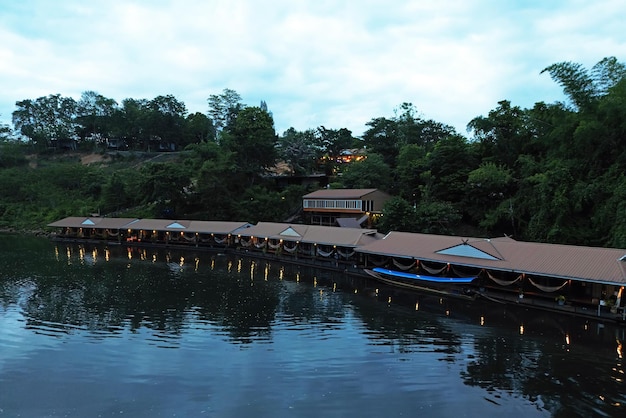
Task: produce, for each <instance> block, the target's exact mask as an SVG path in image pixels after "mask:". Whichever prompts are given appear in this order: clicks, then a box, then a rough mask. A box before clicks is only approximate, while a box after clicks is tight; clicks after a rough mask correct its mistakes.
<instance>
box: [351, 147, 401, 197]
mask: <svg viewBox="0 0 626 418" xmlns="http://www.w3.org/2000/svg"><path fill="white" fill-rule="evenodd" d="M341 183H342V184H343V185H344V186H345V187H347V188H353V189H369V188H376V189H381V190H389V189H390V187H391V169H390V168H389V166H388V165H387V164H386V163H385V161H384V160H383V158H382V157H381V156H380V155H378V154H368V155H367V158H366V159H365V160H363V161H355V162H352V163H350V164H348V166H347V167H346V168H345V169H344V170H343V173H342V175H341Z"/></svg>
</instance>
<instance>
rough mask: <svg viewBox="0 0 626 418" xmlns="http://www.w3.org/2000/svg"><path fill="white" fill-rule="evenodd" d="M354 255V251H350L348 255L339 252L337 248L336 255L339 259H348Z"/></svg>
mask: <svg viewBox="0 0 626 418" xmlns="http://www.w3.org/2000/svg"><path fill="white" fill-rule="evenodd" d="M354 253H355V251H354V250H352V251H350V252H349V253H348V252H343V251H340V250H339V248H337V254H339V255H340V256H341V257H343V258H345V259H348V258H350V257H352V256H353V255H354Z"/></svg>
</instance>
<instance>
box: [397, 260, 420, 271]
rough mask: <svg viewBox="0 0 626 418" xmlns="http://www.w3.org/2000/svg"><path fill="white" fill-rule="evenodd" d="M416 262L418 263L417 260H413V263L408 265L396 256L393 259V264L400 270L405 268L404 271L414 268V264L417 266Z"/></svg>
mask: <svg viewBox="0 0 626 418" xmlns="http://www.w3.org/2000/svg"><path fill="white" fill-rule="evenodd" d="M415 264H416V262H415V261H413V262H412V263H411V264H409V265H408V266H407V265H404V264H402V263H400V262H398V261H397V260H396V259H395V258H394V259H393V265H394V266H396V267H398V268H399V269H400V270H403V271H407V270H410V269H411V268H413V266H415Z"/></svg>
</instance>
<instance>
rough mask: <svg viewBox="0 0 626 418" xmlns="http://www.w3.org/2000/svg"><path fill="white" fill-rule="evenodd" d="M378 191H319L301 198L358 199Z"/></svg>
mask: <svg viewBox="0 0 626 418" xmlns="http://www.w3.org/2000/svg"><path fill="white" fill-rule="evenodd" d="M377 190H378V189H321V190H318V191H316V192H313V193H309V194H306V195H304V196H302V197H303V198H304V199H360V198H362V197H363V196H366V195H368V194H370V193H372V192H375V191H377Z"/></svg>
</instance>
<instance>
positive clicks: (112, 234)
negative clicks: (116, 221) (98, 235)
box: [107, 229, 120, 237]
mask: <svg viewBox="0 0 626 418" xmlns="http://www.w3.org/2000/svg"><path fill="white" fill-rule="evenodd" d="M107 233H108V234H109V235H110V236H112V237H117V236H118V235H119V234H120V231H117V232H113V230H112V229H107Z"/></svg>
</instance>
